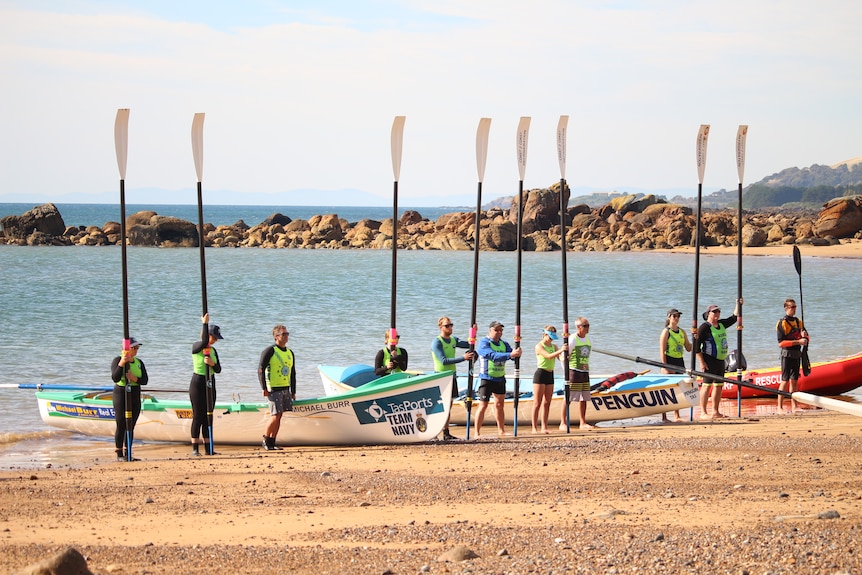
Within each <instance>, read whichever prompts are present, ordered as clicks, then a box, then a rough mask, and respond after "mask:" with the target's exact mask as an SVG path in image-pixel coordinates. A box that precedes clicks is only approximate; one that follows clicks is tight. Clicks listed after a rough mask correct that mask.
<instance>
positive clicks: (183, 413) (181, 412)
mask: <svg viewBox="0 0 862 575" xmlns="http://www.w3.org/2000/svg"><path fill="white" fill-rule="evenodd" d="M174 414H175V415H176V416H177V419H194V413H193V412H192V410H191V409H175V410H174Z"/></svg>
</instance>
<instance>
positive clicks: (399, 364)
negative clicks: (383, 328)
mask: <svg viewBox="0 0 862 575" xmlns="http://www.w3.org/2000/svg"><path fill="white" fill-rule="evenodd" d="M400 339H401V336H400V335H398V334H395V339H394V340H390V334H389V331H387V332H386V333H385V334H384V335H383V348H382V349H380V350H378V351H377V355H375V356H374V373H375V374H377V376H378V377H383V376H384V375H389V374H390V373H398V372H400V371H407V359H408V358H407V350H406V349H404V348H403V347H398V341H399V340H400Z"/></svg>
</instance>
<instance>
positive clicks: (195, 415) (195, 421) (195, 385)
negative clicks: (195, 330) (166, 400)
mask: <svg viewBox="0 0 862 575" xmlns="http://www.w3.org/2000/svg"><path fill="white" fill-rule="evenodd" d="M207 347H209V348H210V357H211V358H212V359H213V361H214V362H215V365H214V366H212V367H210V368H209V369H210V372H211V373H210V380H211V381H212V397H211V398H210V401H212V405H213V406H214V405H215V402H216V382H215V374H216V373H221V362H220V361H219V360H218V352H217V351H216V348H215V347H212V346H210V344H209V329H208V327H207V325H206V324H204V329H203V330H202V332H201V341H196V342H195V343H194V344H192V355H194V354H196V353H200V352H201V351H202V350H203V349H204V348H207ZM189 399H190V400H191V402H192V431H191V436H192V439H197V438H198V437H200V435H201V430H203V438H204V439H206V440H209V438H210V429H209V422H208V421H207V412H208V411H211V410H210V409H208V407H210V406H207V378H206V376H205V375H201V374H198V373H195V374H192V380H191V382H189ZM207 443H209V442H208V441H207Z"/></svg>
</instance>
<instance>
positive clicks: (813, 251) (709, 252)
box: [644, 239, 862, 259]
mask: <svg viewBox="0 0 862 575" xmlns="http://www.w3.org/2000/svg"><path fill="white" fill-rule="evenodd" d="M797 245H798V247H799V249H800V251H801V252H802V255H803V257H815V258H843V259H859V258H862V241H860V240H855V239H851V240H841V243H839V244H835V245H828V246H815V245H811V244H797ZM644 251H651V252H659V253H661V252H664V253H675V254H694V248H693V247H681V248H672V249H656V250H644ZM738 251H739V250H738V248H737V247H736V246H707V247H703V246H701V251H700V254H701V255H702V256H729V255H733V256H735V255H737V253H738ZM742 255H743V256H792V255H793V245H792V244H790V245H781V246H763V247H756V248H751V247H745V246H743V248H742Z"/></svg>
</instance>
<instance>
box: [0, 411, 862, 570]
mask: <svg viewBox="0 0 862 575" xmlns="http://www.w3.org/2000/svg"><path fill="white" fill-rule="evenodd" d="M860 428H862V421H860V420H859V419H858V418H855V417H853V416H850V415H843V414H837V413H831V412H826V411H820V410H806V411H804V412H802V413H799V414H795V415H775V416H764V417H747V418H745V417H744V418H729V419H727V420H721V421H718V422H714V423H701V422H693V423H691V422H683V423H673V424H665V425H641V426H628V427H610V428H602V429H597V430H594V431H573V433H572V434H570V435H566V434H565V433H561V432H555V433H553V434H551V435H549V436H535V435H532V434H530V433H529V432H528V431H527V430H524V429H523V428H522V429H521V432H520V434H519V436H518V437H507V438H500V439H494V440H485V441H470V442H465V441H462V442H450V443H443V442H435V443H429V444H422V445H415V446H395V447H352V448H314V449H309V448H289V449H286V450H284V451H279V452H264V451H262V450H261V449H260V448H253V447H220V448H219V450H218V451H219V453H218V454H217V455H215V456H211V457H198V458H191V457H189V456H188V452H189V449H188V447H187V446H180V445H143V446H141V447H140V448H139V449H137V450H136V456H137V457H140V458H141V460H142V461H140V462H132V463H123V462H115V461H113V459H112V457H111V455H112V454H111V453H106V454H105V456H104V457H105V459H104V461H103V462H97V463H96V464H93V465H91V466H89V467H81V468H63V469H42V470H36V471H23V470H17V471H6V472H2V473H0V482H2V483H3V489H2V492H0V509H2V514H0V534H2V535H0V570H2V571H3V572H4V573H8V572H13V573H14V572H17V571H19V570H21V569H23V568H24V567H26V566H28V565H30V564H32V563H34V562H36V561H38V560H40V559H42V558H44V557H46V556H49V555H52V554H54V553H57V552H59V551H61V550H62V549H64V548H66V547H73V548H75V549H77V550H78V551H80V552H81V554H83V555H84V557H86V559H87V561H88V565H89V568H90V570H91V571H92V572H93V573H148V574H161V573H165V574H167V573H171V574H173V573H189V574H196V573H201V574H203V573H213V572H223V573H276V572H282V573H379V574H384V573H392V574H396V573H397V574H400V573H423V572H428V573H560V574H562V573H752V574H762V573H774V574H777V573H818V574H819V573H862V556H860V554H859V553H858V549H857V545H858V534H859V531H860V529H862V503H860V500H862V487H860V484H859V481H858V474H859V472H860V467H862V440H860ZM458 431H459V433H460V434H461V435H462V436H463V429H460V430H458ZM459 553H461V554H464V553H466V554H467V555H468V556H469V555H471V554H474V555H476V557H474V558H471V559H466V560H464V561H460V560H458V559H460V556H459V555H458V554H459ZM450 555H451V556H452V557H454V559H453V560H448V561H447V560H446V558H447V556H450Z"/></svg>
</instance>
